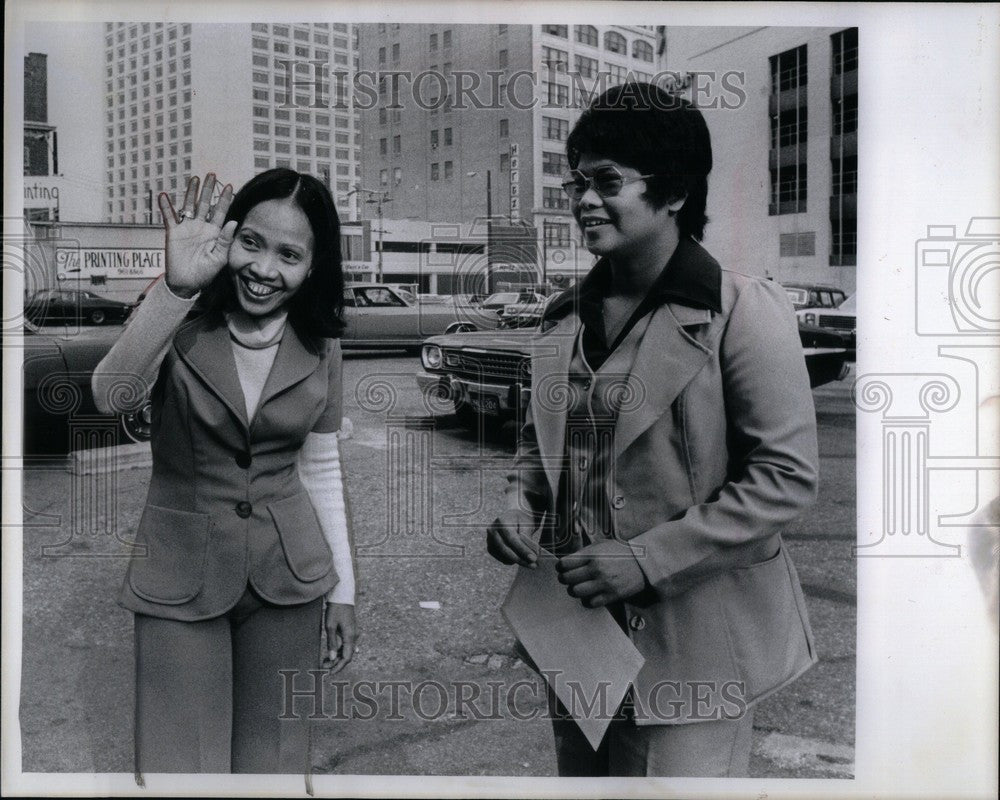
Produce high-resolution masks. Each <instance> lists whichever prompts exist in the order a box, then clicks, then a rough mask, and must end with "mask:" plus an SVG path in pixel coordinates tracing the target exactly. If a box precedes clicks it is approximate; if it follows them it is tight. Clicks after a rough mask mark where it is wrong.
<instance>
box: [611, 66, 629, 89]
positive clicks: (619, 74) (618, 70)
mask: <svg viewBox="0 0 1000 800" xmlns="http://www.w3.org/2000/svg"><path fill="white" fill-rule="evenodd" d="M628 78H629V75H628V67H621V66H619V65H617V64H608V85H609V86H621V85H622V84H623V83H625V82H626V81H627V80H628Z"/></svg>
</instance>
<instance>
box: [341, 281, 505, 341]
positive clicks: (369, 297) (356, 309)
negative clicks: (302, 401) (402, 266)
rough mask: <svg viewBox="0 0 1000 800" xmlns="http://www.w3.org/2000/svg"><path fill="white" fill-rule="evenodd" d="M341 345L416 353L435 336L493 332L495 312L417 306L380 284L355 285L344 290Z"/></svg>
mask: <svg viewBox="0 0 1000 800" xmlns="http://www.w3.org/2000/svg"><path fill="white" fill-rule="evenodd" d="M344 321H345V324H346V327H345V330H344V335H343V338H342V339H341V344H342V345H343V346H344V347H345V348H380V347H392V348H403V349H407V350H412V351H413V352H419V351H420V346H421V344H422V343H423V341H424V339H426V338H427V337H428V336H432V335H434V334H438V333H452V332H456V331H463V330H465V331H474V330H483V329H493V328H495V327H496V326H497V324H498V323H499V315H498V314H497V313H496V312H493V311H489V310H485V309H483V308H481V307H480V308H473V307H472V306H468V305H465V304H459V303H456V302H455V301H454V300H453V301H452V302H450V303H449V302H444V303H418V302H415V301H411V300H409V299H408V298H407V297H406V295H405V294H404V293H402V292H400V291H399V290H398V289H396V288H394V287H392V286H389V285H387V284H384V283H359V284H353V285H350V286H348V287H346V288H345V289H344Z"/></svg>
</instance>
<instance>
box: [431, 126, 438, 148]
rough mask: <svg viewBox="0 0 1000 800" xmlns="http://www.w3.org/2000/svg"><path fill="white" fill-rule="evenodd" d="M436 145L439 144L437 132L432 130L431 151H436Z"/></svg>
mask: <svg viewBox="0 0 1000 800" xmlns="http://www.w3.org/2000/svg"><path fill="white" fill-rule="evenodd" d="M438 144H439V142H438V131H437V130H433V131H431V150H437V148H438Z"/></svg>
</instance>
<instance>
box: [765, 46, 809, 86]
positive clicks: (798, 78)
mask: <svg viewBox="0 0 1000 800" xmlns="http://www.w3.org/2000/svg"><path fill="white" fill-rule="evenodd" d="M770 64H771V92H772V94H777V93H778V92H783V91H785V90H787V89H796V88H798V87H799V86H806V85H807V84H808V78H809V69H808V64H807V62H806V46H805V45H801V46H799V47H795V48H793V49H791V50H786V51H785V52H784V53H779V54H778V55H776V56H771V58H770Z"/></svg>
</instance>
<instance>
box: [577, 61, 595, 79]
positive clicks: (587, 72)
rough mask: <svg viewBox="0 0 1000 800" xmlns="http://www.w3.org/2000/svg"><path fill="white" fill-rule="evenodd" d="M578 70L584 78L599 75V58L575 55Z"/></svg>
mask: <svg viewBox="0 0 1000 800" xmlns="http://www.w3.org/2000/svg"><path fill="white" fill-rule="evenodd" d="M575 64H576V71H577V73H579V75H580V76H581V77H583V78H594V77H596V76H597V67H598V63H597V59H596V58H588V57H587V56H579V55H578V56H576V57H575Z"/></svg>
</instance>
